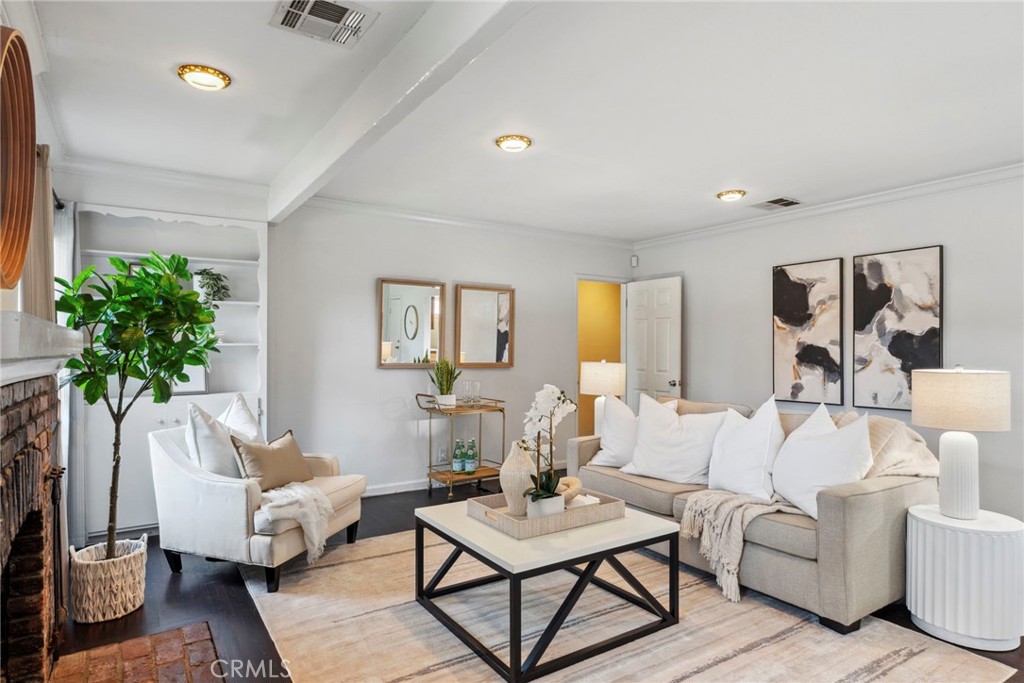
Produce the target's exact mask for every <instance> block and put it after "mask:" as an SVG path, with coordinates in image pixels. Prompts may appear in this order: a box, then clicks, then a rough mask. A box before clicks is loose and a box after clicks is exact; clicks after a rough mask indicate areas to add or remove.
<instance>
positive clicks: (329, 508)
mask: <svg viewBox="0 0 1024 683" xmlns="http://www.w3.org/2000/svg"><path fill="white" fill-rule="evenodd" d="M260 507H262V508H263V511H264V512H265V513H266V514H267V518H268V519H270V521H271V522H276V521H277V520H279V519H294V520H295V521H296V522H298V523H299V526H301V527H302V535H303V537H304V538H305V539H306V562H307V563H308V564H313V563H314V562H316V561H317V560H319V559H320V556H321V555H323V554H324V547H325V546H326V545H327V521H328V520H329V519H330V518H331V514H332V513H333V512H334V506H333V505H331V501H330V500H329V499H328V498H327V496H326V495H324V492H323V491H321V490H320V489H318V488H317V487H315V486H310V485H308V484H303V483H302V482H298V481H293V482H292V483H290V484H285V485H284V486H282V487H280V488H276V489H270V490H269V491H264V492H263V500H262V504H261V506H260Z"/></svg>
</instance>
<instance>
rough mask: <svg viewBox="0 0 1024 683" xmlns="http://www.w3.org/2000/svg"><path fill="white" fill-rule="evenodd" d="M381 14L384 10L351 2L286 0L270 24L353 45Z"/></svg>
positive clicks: (340, 43) (332, 41)
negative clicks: (371, 8) (376, 9)
mask: <svg viewBox="0 0 1024 683" xmlns="http://www.w3.org/2000/svg"><path fill="white" fill-rule="evenodd" d="M378 16H380V12H374V11H373V10H370V9H367V8H365V7H361V6H360V5H356V4H354V3H351V2H346V3H345V4H344V5H342V4H339V3H336V2H329V1H328V0H285V1H284V2H282V3H281V4H280V5H278V6H277V11H276V12H275V13H274V18H273V19H271V20H270V25H271V26H274V27H276V28H280V29H284V30H285V31H294V32H295V33H301V34H302V35H305V36H309V37H310V38H316V39H317V40H325V41H327V42H329V43H335V44H337V45H344V46H345V47H353V46H355V44H356V43H358V42H359V40H360V39H361V38H362V37H363V34H364V33H366V30H367V29H368V28H370V26H371V25H372V24H373V22H374V21H376V19H377V17H378Z"/></svg>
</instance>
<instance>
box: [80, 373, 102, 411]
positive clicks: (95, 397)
mask: <svg viewBox="0 0 1024 683" xmlns="http://www.w3.org/2000/svg"><path fill="white" fill-rule="evenodd" d="M106 390H107V379H106V378H105V377H90V378H89V380H88V381H87V382H86V383H85V386H84V387H82V391H83V392H84V393H85V402H86V403H88V404H89V405H93V404H95V403H96V402H97V401H99V400H100V399H101V398H103V393H104V392H105V391H106Z"/></svg>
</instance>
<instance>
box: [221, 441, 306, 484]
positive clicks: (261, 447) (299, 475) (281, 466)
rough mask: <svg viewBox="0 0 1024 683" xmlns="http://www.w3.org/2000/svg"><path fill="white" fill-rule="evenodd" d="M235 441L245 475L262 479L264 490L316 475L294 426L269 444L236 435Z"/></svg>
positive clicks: (249, 477)
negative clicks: (296, 438)
mask: <svg viewBox="0 0 1024 683" xmlns="http://www.w3.org/2000/svg"><path fill="white" fill-rule="evenodd" d="M231 443H232V444H234V446H235V453H236V454H237V455H238V469H239V471H241V473H242V476H243V477H245V478H246V479H255V480H256V481H257V482H259V485H260V490H261V491H266V490H268V489H276V488H278V487H280V486H284V485H285V484H290V483H292V482H293V481H309V480H310V479H312V478H313V473H312V472H311V471H310V469H309V465H307V464H306V460H305V458H303V457H302V450H300V449H299V444H297V443H296V442H295V437H294V436H292V430H290V429H289V430H288V431H287V432H285V433H284V435H283V436H281V437H280V438H278V439H276V440H274V441H272V442H270V443H268V444H261V443H250V442H247V441H242V440H241V439H239V438H238V437H237V436H234V435H232V436H231Z"/></svg>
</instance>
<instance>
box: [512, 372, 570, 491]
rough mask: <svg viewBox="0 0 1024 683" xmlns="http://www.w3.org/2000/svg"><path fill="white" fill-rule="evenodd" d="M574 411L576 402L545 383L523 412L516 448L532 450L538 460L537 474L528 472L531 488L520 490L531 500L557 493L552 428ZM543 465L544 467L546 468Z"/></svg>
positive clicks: (557, 478)
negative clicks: (525, 411)
mask: <svg viewBox="0 0 1024 683" xmlns="http://www.w3.org/2000/svg"><path fill="white" fill-rule="evenodd" d="M575 411H576V402H575V401H573V400H572V399H571V398H569V397H568V396H566V394H565V392H564V391H562V390H561V389H559V388H558V387H556V386H554V385H553V384H545V385H544V388H543V389H541V390H540V391H538V392H537V393H536V394H535V395H534V398H533V405H531V406H530V410H529V411H528V412H527V413H526V419H525V420H523V423H524V424H525V425H526V427H525V429H524V434H523V438H522V439H520V440H519V447H520V448H521V449H523V450H524V451H526V452H527V453H532V454H533V457H534V458H535V459H536V462H537V474H536V475H530V478H531V479H532V480H533V487H532V488H529V489H527V490H526V491H524V492H523V496H529V497H530V499H531V500H533V501H538V500H542V499H544V498H554V497H555V496H557V495H558V492H557V490H558V483H559V476H558V473H557V472H555V427H557V426H558V423H560V422H561V421H562V419H563V418H565V416H566V415H568V414H569V413H572V412H575ZM545 468H546V469H545Z"/></svg>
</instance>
